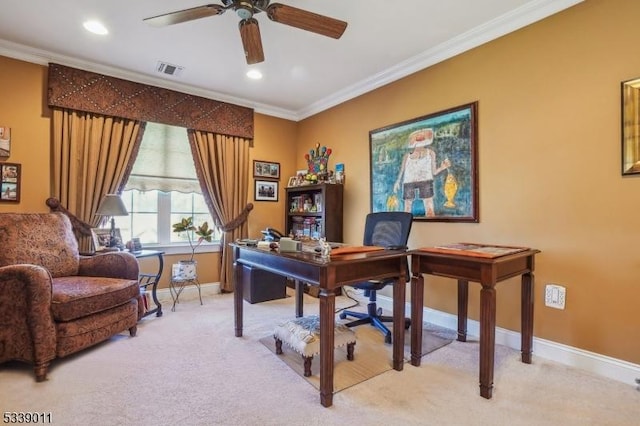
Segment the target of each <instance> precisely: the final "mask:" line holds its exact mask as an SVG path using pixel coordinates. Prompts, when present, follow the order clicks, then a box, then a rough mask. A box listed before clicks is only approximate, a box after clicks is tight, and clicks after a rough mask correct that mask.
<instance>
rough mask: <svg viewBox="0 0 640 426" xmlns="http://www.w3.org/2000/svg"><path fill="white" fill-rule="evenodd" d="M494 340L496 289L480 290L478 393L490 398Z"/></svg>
mask: <svg viewBox="0 0 640 426" xmlns="http://www.w3.org/2000/svg"><path fill="white" fill-rule="evenodd" d="M495 342H496V289H495V288H493V287H485V286H484V284H483V286H482V290H480V395H481V396H483V397H484V398H487V399H491V393H492V391H493V364H494V353H495Z"/></svg>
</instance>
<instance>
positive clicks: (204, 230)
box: [171, 217, 213, 262]
mask: <svg viewBox="0 0 640 426" xmlns="http://www.w3.org/2000/svg"><path fill="white" fill-rule="evenodd" d="M171 226H172V227H173V232H175V233H178V234H180V233H184V234H185V235H186V236H187V241H189V247H191V257H190V258H189V262H193V261H194V260H193V256H194V255H195V254H196V249H197V248H198V247H200V244H202V242H203V241H206V242H208V243H210V242H211V239H212V235H213V228H209V224H208V223H207V222H203V223H202V225H198V226H196V225H195V224H194V223H193V217H183V218H182V219H180V222H178V223H174V224H173V225H171ZM194 235H197V236H198V239H197V240H195V236H194Z"/></svg>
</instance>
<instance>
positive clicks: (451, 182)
mask: <svg viewBox="0 0 640 426" xmlns="http://www.w3.org/2000/svg"><path fill="white" fill-rule="evenodd" d="M457 192H458V181H457V180H456V177H455V176H454V175H453V173H451V172H449V173H448V174H447V179H446V180H445V181H444V195H445V197H446V198H447V201H446V202H445V203H444V206H445V207H448V208H454V207H455V206H456V203H454V202H453V199H454V198H455V197H456V193H457Z"/></svg>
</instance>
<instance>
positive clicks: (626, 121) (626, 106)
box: [621, 78, 640, 175]
mask: <svg viewBox="0 0 640 426" xmlns="http://www.w3.org/2000/svg"><path fill="white" fill-rule="evenodd" d="M621 86H622V87H621V92H622V93H621V97H622V174H623V175H633V174H638V173H640V114H638V110H640V78H635V79H633V80H628V81H623V82H622V84H621Z"/></svg>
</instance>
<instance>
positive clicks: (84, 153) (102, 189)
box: [52, 108, 145, 251]
mask: <svg viewBox="0 0 640 426" xmlns="http://www.w3.org/2000/svg"><path fill="white" fill-rule="evenodd" d="M144 124H145V123H144V122H141V121H137V120H130V119H126V118H118V117H110V116H104V115H100V114H94V113H89V112H83V111H75V110H69V109H63V108H54V109H53V148H52V159H53V160H52V167H53V196H54V197H55V198H57V199H58V200H60V204H61V205H62V206H63V207H65V208H66V209H67V210H69V211H70V212H71V213H73V214H74V215H75V216H77V217H78V218H79V219H80V220H82V221H84V222H86V223H88V224H90V225H91V226H92V227H97V226H98V224H99V223H100V218H99V217H97V216H94V213H95V212H96V211H97V210H98V206H99V204H100V201H101V200H102V197H103V196H104V195H105V194H113V193H120V192H121V190H122V188H123V187H124V185H125V184H126V181H127V179H128V176H129V173H130V172H131V167H132V166H133V161H134V160H135V154H136V152H137V149H138V148H139V146H140V141H141V140H142V134H143V132H144ZM78 237H79V241H80V249H81V250H82V251H90V250H91V240H90V238H88V237H81V236H78Z"/></svg>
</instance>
